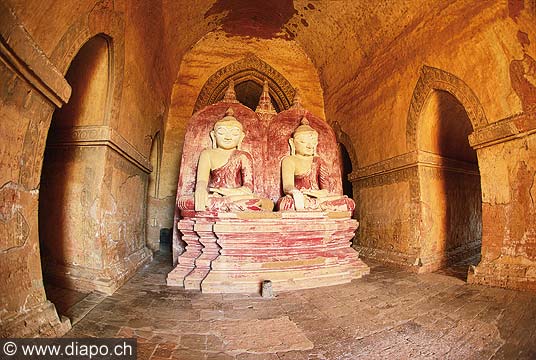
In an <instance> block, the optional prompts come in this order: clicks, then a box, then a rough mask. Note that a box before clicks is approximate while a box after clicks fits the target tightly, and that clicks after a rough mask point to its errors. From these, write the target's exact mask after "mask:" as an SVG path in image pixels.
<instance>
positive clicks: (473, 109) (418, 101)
mask: <svg viewBox="0 0 536 360" xmlns="http://www.w3.org/2000/svg"><path fill="white" fill-rule="evenodd" d="M434 90H443V91H446V92H448V93H450V94H452V95H453V96H454V97H455V98H456V99H458V101H460V103H461V104H462V105H463V107H464V108H465V110H466V112H467V116H468V117H469V120H470V121H471V125H472V126H473V131H475V130H477V129H479V128H481V127H484V126H486V125H488V120H487V118H486V114H485V113H484V109H483V107H482V105H481V104H480V101H479V100H478V98H477V97H476V95H475V93H474V92H473V90H471V88H469V86H467V84H466V83H465V82H463V80H461V79H459V78H458V77H456V76H454V75H452V74H450V73H448V72H446V71H443V70H441V69H437V68H433V67H429V66H426V65H423V67H422V69H421V76H420V77H419V80H418V81H417V85H415V90H414V91H413V96H412V99H411V103H410V106H409V110H408V118H407V122H406V146H407V151H414V150H417V134H418V126H419V124H418V122H419V121H418V120H419V118H420V114H421V111H422V110H423V108H424V105H425V103H426V99H427V98H428V96H429V95H430V93H431V92H432V91H434Z"/></svg>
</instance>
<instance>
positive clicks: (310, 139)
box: [292, 131, 318, 156]
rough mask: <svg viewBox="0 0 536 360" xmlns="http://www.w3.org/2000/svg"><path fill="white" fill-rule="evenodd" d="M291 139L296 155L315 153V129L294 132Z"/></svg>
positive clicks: (316, 138)
mask: <svg viewBox="0 0 536 360" xmlns="http://www.w3.org/2000/svg"><path fill="white" fill-rule="evenodd" d="M292 140H293V145H294V151H295V153H296V155H302V156H314V155H315V153H316V147H317V145H318V133H317V132H316V131H307V132H300V133H298V134H295V135H294V137H293V139H292Z"/></svg>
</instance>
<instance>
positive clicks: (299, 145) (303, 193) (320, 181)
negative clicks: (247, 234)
mask: <svg viewBox="0 0 536 360" xmlns="http://www.w3.org/2000/svg"><path fill="white" fill-rule="evenodd" d="M289 144H290V148H291V154H290V155H287V156H285V157H284V158H283V160H282V161H281V176H282V182H283V192H284V193H285V194H286V196H284V197H282V198H280V199H279V201H278V202H277V204H278V207H279V210H282V211H284V210H312V211H315V210H316V211H353V210H354V208H355V203H354V201H353V200H352V199H350V198H348V197H347V196H344V195H338V194H334V193H332V192H331V191H330V188H331V186H330V179H329V172H328V168H327V166H326V164H325V163H324V161H323V160H322V159H321V158H320V157H319V156H317V155H316V148H317V146H318V132H317V131H316V130H315V129H313V128H312V127H311V126H309V122H308V120H307V119H306V118H305V117H304V118H303V119H302V121H301V125H300V126H298V127H297V128H296V130H295V131H294V133H293V135H292V138H291V139H289Z"/></svg>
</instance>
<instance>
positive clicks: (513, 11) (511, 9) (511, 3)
mask: <svg viewBox="0 0 536 360" xmlns="http://www.w3.org/2000/svg"><path fill="white" fill-rule="evenodd" d="M524 8H525V4H524V0H508V13H509V15H510V17H511V18H512V19H514V20H516V19H517V17H518V16H519V13H521V11H522V10H523V9H524Z"/></svg>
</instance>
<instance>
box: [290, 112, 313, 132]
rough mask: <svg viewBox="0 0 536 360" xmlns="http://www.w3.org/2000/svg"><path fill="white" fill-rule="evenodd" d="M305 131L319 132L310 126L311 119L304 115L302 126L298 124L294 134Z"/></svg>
mask: <svg viewBox="0 0 536 360" xmlns="http://www.w3.org/2000/svg"><path fill="white" fill-rule="evenodd" d="M305 132H314V133H317V134H318V131H316V130H315V129H313V128H312V127H311V126H309V120H307V118H306V117H305V116H304V117H303V118H302V119H301V121H300V126H298V127H297V128H296V130H294V133H293V136H296V135H297V134H299V133H305Z"/></svg>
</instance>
